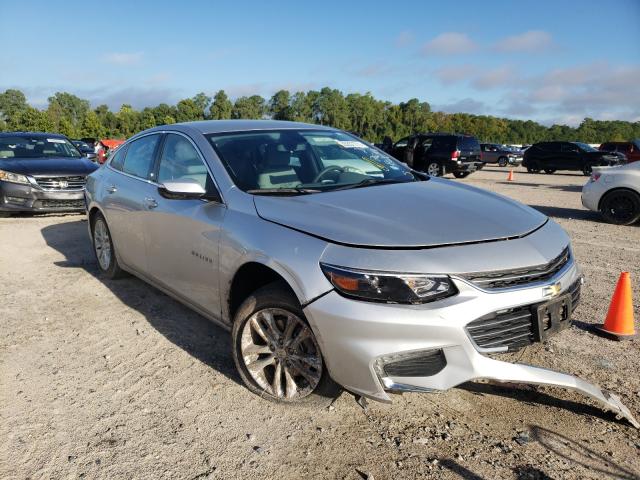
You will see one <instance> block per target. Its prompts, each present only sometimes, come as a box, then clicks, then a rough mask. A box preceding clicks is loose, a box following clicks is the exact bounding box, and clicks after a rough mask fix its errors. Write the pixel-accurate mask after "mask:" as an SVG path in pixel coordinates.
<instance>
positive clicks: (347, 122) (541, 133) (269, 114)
mask: <svg viewBox="0 0 640 480" xmlns="http://www.w3.org/2000/svg"><path fill="white" fill-rule="evenodd" d="M240 118H245V119H259V118H273V119H276V120H293V121H299V122H307V123H315V124H321V125H330V126H333V127H336V128H340V129H343V130H348V131H351V132H354V133H356V134H358V135H359V136H361V137H362V138H364V139H366V140H369V141H371V142H380V141H382V139H383V138H384V137H387V136H388V137H391V139H393V140H398V139H400V138H402V137H404V136H407V135H410V134H412V133H416V132H456V133H466V134H470V135H475V136H476V137H478V138H479V139H480V140H481V141H486V142H495V143H517V144H530V143H534V142H539V141H545V140H569V141H582V142H587V143H600V142H604V141H624V140H630V139H634V138H640V122H626V121H619V120H606V121H605V120H593V119H591V118H585V119H584V120H583V121H582V123H581V124H580V125H579V126H578V127H575V128H574V127H570V126H567V125H552V126H550V127H547V126H544V125H542V124H540V123H537V122H534V121H532V120H514V119H508V118H499V117H494V116H490V115H472V114H468V113H444V112H434V111H432V110H431V106H430V105H429V103H427V102H421V101H420V100H418V99H416V98H412V99H410V100H408V101H406V102H400V103H397V104H396V103H392V102H388V101H383V100H378V99H376V98H374V97H373V96H372V95H371V94H370V93H365V94H360V93H349V94H347V95H345V94H343V93H342V92H341V91H340V90H336V89H332V88H329V87H325V88H322V89H321V90H309V91H307V92H295V93H293V94H292V93H291V92H289V91H287V90H280V91H278V92H276V93H275V94H274V95H273V96H272V97H271V98H269V99H265V98H263V97H262V96H260V95H251V96H241V97H239V98H236V99H235V100H232V99H231V98H229V96H228V95H227V94H226V93H225V91H224V90H220V91H218V92H217V93H216V94H215V95H214V96H213V97H211V96H208V95H206V94H205V93H198V94H197V95H195V96H194V97H192V98H185V99H183V100H180V101H179V102H178V103H177V104H176V105H168V104H166V103H161V104H160V105H158V106H155V107H146V108H143V109H142V110H136V109H134V108H132V107H131V105H127V104H123V105H122V106H121V107H120V109H119V110H118V111H117V112H113V111H111V110H110V109H109V107H108V106H107V105H99V106H98V107H96V108H91V105H90V103H89V101H88V100H85V99H82V98H80V97H77V96H76V95H73V94H71V93H67V92H57V93H56V94H54V95H52V96H51V97H49V99H48V105H47V108H46V109H37V108H34V107H33V106H31V105H29V104H28V102H27V99H26V97H25V95H24V93H23V92H21V91H20V90H16V89H8V90H6V91H5V92H4V93H0V131H16V130H21V131H43V132H56V133H62V134H64V135H67V136H68V137H70V138H80V137H97V138H127V137H130V136H131V135H134V134H135V133H137V132H139V131H142V130H145V129H147V128H152V127H155V126H157V125H167V124H172V123H176V122H186V121H191V120H207V119H211V120H220V119H240Z"/></svg>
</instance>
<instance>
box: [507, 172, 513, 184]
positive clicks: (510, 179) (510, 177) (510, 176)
mask: <svg viewBox="0 0 640 480" xmlns="http://www.w3.org/2000/svg"><path fill="white" fill-rule="evenodd" d="M507 181H508V182H513V169H511V170H509V176H508V177H507Z"/></svg>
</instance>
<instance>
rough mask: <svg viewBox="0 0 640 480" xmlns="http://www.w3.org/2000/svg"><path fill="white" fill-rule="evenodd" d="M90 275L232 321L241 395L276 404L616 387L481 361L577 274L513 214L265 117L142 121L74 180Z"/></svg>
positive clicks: (566, 319)
mask: <svg viewBox="0 0 640 480" xmlns="http://www.w3.org/2000/svg"><path fill="white" fill-rule="evenodd" d="M86 197H87V198H86V202H87V205H88V217H89V222H88V223H89V229H90V234H91V239H92V242H93V247H94V250H95V254H96V257H97V260H98V265H99V268H100V270H101V271H102V272H103V273H104V274H105V275H106V276H107V277H109V278H115V277H119V276H121V275H122V274H123V273H124V272H129V273H132V274H134V275H136V276H138V277H140V278H141V279H143V280H145V281H147V282H149V283H150V284H152V285H154V286H156V287H157V288H159V289H161V290H163V291H164V292H166V293H167V294H169V295H171V296H173V297H175V298H176V299H178V300H180V301H181V302H183V303H184V304H186V305H187V306H189V307H190V308H192V309H194V310H195V311H197V312H199V313H200V314H202V315H204V316H205V317H207V318H209V319H210V320H212V321H213V322H215V323H217V324H219V325H221V326H222V327H224V328H226V329H228V330H230V331H231V333H232V334H231V342H232V352H233V358H234V360H235V363H236V366H237V369H238V371H239V374H240V377H241V378H242V380H243V381H244V383H245V385H246V387H247V388H248V389H249V390H251V391H252V392H254V393H256V394H258V395H260V396H261V397H263V398H266V399H270V400H274V401H281V402H303V401H307V402H308V401H313V400H314V399H315V400H321V399H322V397H327V396H332V395H335V393H336V392H337V387H338V386H341V387H343V388H344V389H347V390H349V391H351V392H353V393H354V394H357V395H359V396H363V397H365V398H370V399H375V400H379V401H383V402H389V401H390V397H389V393H391V392H406V391H419V392H428V391H435V390H443V389H447V388H450V387H453V386H456V385H458V384H461V383H463V382H467V381H470V380H476V379H488V380H495V381H502V382H527V383H537V384H550V385H556V386H564V387H567V388H572V389H576V390H579V391H582V392H583V393H585V394H587V395H590V396H592V397H594V398H596V399H598V400H600V401H602V402H603V403H604V404H605V406H606V407H607V408H609V409H611V410H613V411H615V412H616V413H617V414H619V415H623V416H625V417H627V418H629V419H630V421H633V417H632V416H631V414H630V413H629V412H628V411H627V410H626V409H625V407H624V406H623V405H622V404H621V403H620V402H619V400H618V399H617V397H615V395H612V394H609V393H607V392H603V391H601V390H600V389H599V388H597V387H596V386H594V385H591V384H589V383H587V382H585V381H583V380H580V379H577V378H575V377H572V376H570V375H566V374H562V373H559V372H553V371H550V370H546V369H542V368H537V367H533V366H528V365H521V364H512V363H509V362H505V361H501V360H500V359H499V358H496V356H499V354H501V353H504V352H512V351H514V350H517V349H519V348H521V347H523V346H525V345H529V344H531V343H532V342H539V341H542V340H544V339H546V338H547V337H548V336H550V335H553V334H554V333H556V332H557V331H559V330H562V329H564V328H566V327H567V326H568V325H569V323H570V321H571V313H572V311H573V310H574V309H575V308H576V305H577V304H578V301H579V299H580V288H581V283H582V276H581V273H580V269H579V267H578V265H577V264H576V262H575V259H574V256H573V252H572V250H571V245H570V242H569V238H568V237H567V235H566V233H565V232H564V231H563V230H562V229H561V228H560V227H559V226H558V225H557V224H556V223H554V222H553V221H552V220H550V219H548V218H547V217H546V216H544V215H542V214H541V213H538V212H537V211H536V210H533V209H531V208H529V207H526V206H524V205H521V204H519V203H517V202H514V201H511V200H508V199H506V198H504V197H501V196H499V195H496V194H493V193H489V192H487V191H484V190H480V189H477V188H474V187H471V186H468V185H461V184H456V183H453V182H451V181H448V180H443V179H439V178H431V177H428V176H427V175H425V174H422V173H419V172H415V171H412V170H411V169H409V168H408V167H407V166H405V165H404V164H402V163H399V162H398V161H396V160H394V159H393V158H391V157H390V156H388V155H387V154H385V153H383V152H382V151H381V150H378V149H376V148H375V147H373V146H372V145H370V144H369V143H367V142H364V141H363V140H360V139H359V138H357V137H354V136H352V135H350V134H348V133H345V132H342V131H340V130H336V129H333V128H327V127H322V126H318V125H307V124H301V123H292V122H278V121H244V120H236V121H233V120H232V121H205V122H191V123H184V124H177V125H171V126H164V127H157V128H154V129H151V130H147V131H145V132H142V133H140V134H138V135H136V136H135V137H133V138H131V139H130V140H129V141H127V142H126V143H125V144H124V145H123V146H122V147H121V148H119V149H118V151H117V153H116V154H115V155H114V156H113V157H112V158H111V159H110V160H109V161H108V163H107V164H106V166H105V167H104V168H101V169H99V170H98V171H96V172H95V173H93V174H92V175H90V176H89V179H88V183H87V189H86Z"/></svg>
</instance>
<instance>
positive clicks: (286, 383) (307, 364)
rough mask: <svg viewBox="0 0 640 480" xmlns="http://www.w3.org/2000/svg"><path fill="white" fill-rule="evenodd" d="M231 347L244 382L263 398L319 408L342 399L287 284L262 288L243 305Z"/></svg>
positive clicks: (298, 304) (237, 318)
mask: <svg viewBox="0 0 640 480" xmlns="http://www.w3.org/2000/svg"><path fill="white" fill-rule="evenodd" d="M232 341H233V349H232V354H233V360H234V362H235V364H236V368H237V369H238V373H239V374H240V377H241V378H242V381H243V382H244V384H245V386H246V387H247V388H248V389H249V390H250V391H251V392H253V393H255V394H256V395H258V396H260V397H261V398H266V399H268V400H271V401H274V402H280V403H317V404H320V403H322V402H326V401H327V399H328V398H330V399H333V398H335V397H336V396H337V394H338V393H339V387H338V386H337V384H336V383H335V382H333V380H331V377H330V376H329V373H328V371H327V368H326V366H325V363H324V360H323V357H322V353H321V351H320V346H319V344H318V341H317V340H316V337H315V334H314V333H313V330H312V329H311V327H310V326H309V323H308V322H307V320H306V318H305V316H304V313H303V312H302V309H301V307H300V303H299V302H298V299H297V298H296V297H295V296H294V295H293V293H292V292H290V291H289V289H288V288H287V287H286V286H285V285H283V284H282V283H279V282H276V283H272V284H270V285H267V286H265V287H262V288H260V289H258V290H256V291H255V292H254V293H252V294H251V295H250V296H249V297H248V298H247V299H246V300H245V301H244V302H243V303H242V305H241V306H240V308H238V311H237V313H236V314H235V318H234V322H233V330H232Z"/></svg>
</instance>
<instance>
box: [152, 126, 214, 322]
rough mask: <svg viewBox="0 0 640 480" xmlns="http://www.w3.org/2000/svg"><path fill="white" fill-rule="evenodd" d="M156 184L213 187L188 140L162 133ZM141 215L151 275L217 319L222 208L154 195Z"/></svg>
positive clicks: (208, 188)
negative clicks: (150, 206)
mask: <svg viewBox="0 0 640 480" xmlns="http://www.w3.org/2000/svg"><path fill="white" fill-rule="evenodd" d="M156 172H157V173H156V178H157V182H158V183H159V184H162V183H163V182H167V181H180V180H187V179H188V180H195V181H197V182H198V183H200V185H201V186H202V187H203V188H204V189H205V190H207V191H208V192H211V191H212V190H213V189H215V184H214V182H213V179H212V178H211V175H210V173H209V171H208V169H207V167H206V165H205V163H204V159H203V158H202V155H201V154H200V152H199V151H198V149H197V148H196V147H195V145H194V144H193V143H192V142H191V140H190V139H189V138H188V137H186V136H184V135H182V134H177V133H168V134H167V135H166V138H165V141H164V144H163V147H162V152H161V153H160V155H159V160H158V165H157V167H156ZM154 202H155V204H156V205H157V206H156V207H154V208H153V210H151V211H150V212H149V214H148V215H147V216H146V217H145V231H146V233H147V238H146V244H147V256H148V259H149V270H150V274H151V276H152V277H153V278H154V279H155V280H157V281H158V282H160V283H161V284H163V285H164V286H165V287H167V288H169V289H170V290H172V291H174V292H175V293H177V294H179V295H180V296H182V297H184V298H185V299H186V300H188V301H189V302H191V303H193V304H195V305H196V306H198V307H200V308H202V309H204V310H206V311H208V312H210V313H211V314H212V315H213V316H215V317H219V316H220V311H221V309H220V306H221V305H220V291H219V288H220V287H219V280H218V244H219V239H220V229H221V227H222V222H223V220H224V215H225V213H226V207H225V205H223V204H221V203H218V202H208V201H205V200H194V199H169V198H164V197H162V196H161V195H160V194H159V193H158V192H156V193H155V195H154Z"/></svg>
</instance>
